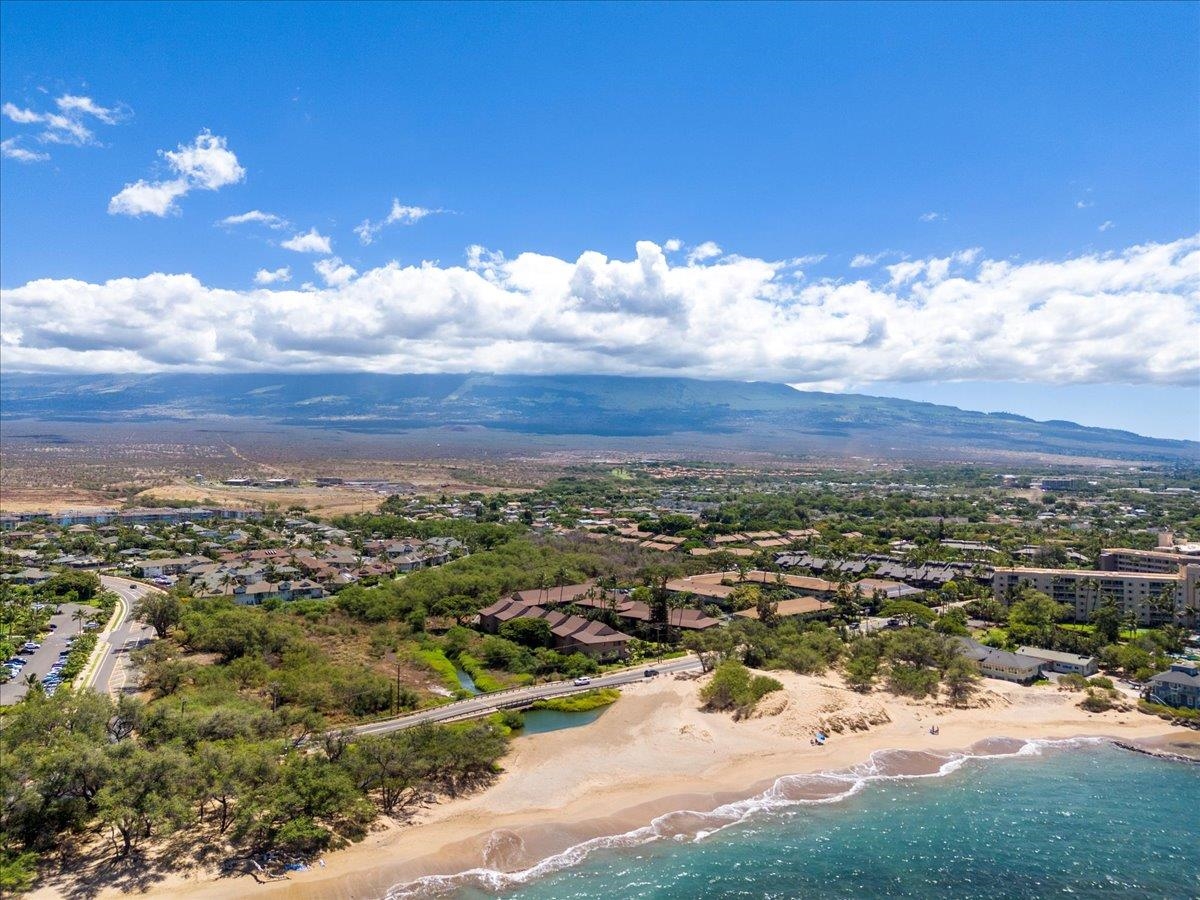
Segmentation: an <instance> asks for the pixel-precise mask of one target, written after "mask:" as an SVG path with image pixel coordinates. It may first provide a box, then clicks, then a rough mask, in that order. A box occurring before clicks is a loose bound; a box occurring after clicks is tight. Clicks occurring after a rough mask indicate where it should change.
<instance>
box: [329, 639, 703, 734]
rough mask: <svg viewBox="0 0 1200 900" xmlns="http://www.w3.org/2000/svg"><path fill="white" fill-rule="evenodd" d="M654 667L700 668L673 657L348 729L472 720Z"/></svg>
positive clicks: (379, 730) (625, 679)
mask: <svg viewBox="0 0 1200 900" xmlns="http://www.w3.org/2000/svg"><path fill="white" fill-rule="evenodd" d="M646 669H654V670H655V671H657V672H659V673H660V674H661V675H673V674H675V673H677V672H695V671H698V670H699V669H700V660H699V659H697V658H696V657H694V656H685V657H683V658H682V659H672V660H668V661H667V662H664V663H657V664H656V663H645V664H644V665H641V666H638V667H637V668H635V669H626V670H624V671H621V672H614V673H613V674H611V675H602V676H599V677H597V678H593V679H592V680H591V683H590V684H587V685H576V684H574V683H573V682H570V681H552V682H549V683H548V684H535V685H531V686H530V687H525V688H512V689H510V690H507V691H496V692H494V693H490V694H479V695H478V696H476V697H470V698H468V699H466V700H456V701H455V702H454V703H448V704H446V705H445V706H436V707H434V708H433V709H423V710H420V711H419V712H414V713H408V714H407V715H403V716H397V717H396V718H394V719H384V720H383V721H381V722H371V723H370V724H368V725H358V726H356V727H354V728H351V729H350V731H351V733H352V734H387V733H388V732H391V731H400V730H402V729H404V728H412V727H413V726H414V725H424V724H427V723H431V722H455V721H458V720H460V719H475V718H479V717H480V716H487V715H491V714H492V713H494V712H497V711H498V710H501V709H512V708H516V707H522V706H527V705H529V704H530V703H532V702H533V701H534V700H545V699H547V698H549V697H565V696H567V695H568V694H582V693H583V692H584V691H590V690H594V689H595V688H602V687H619V686H621V685H623V684H634V683H636V682H640V681H644V680H645V678H646V676H645V674H644V673H645V670H646Z"/></svg>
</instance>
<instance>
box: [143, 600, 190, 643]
mask: <svg viewBox="0 0 1200 900" xmlns="http://www.w3.org/2000/svg"><path fill="white" fill-rule="evenodd" d="M132 612H133V617H134V619H136V620H137V621H139V622H142V623H143V624H146V625H149V626H150V627H151V628H153V629H154V633H155V634H156V635H157V636H158V637H160V638H164V637H166V636H167V633H168V632H169V631H170V630H171V629H172V628H174V627H175V626H176V625H178V624H179V622H180V620H181V619H182V618H183V603H182V602H181V601H180V599H179V597H178V595H176V594H175V593H174V592H171V593H163V592H161V591H146V592H144V593H143V594H142V595H141V596H140V597H139V598H138V599H137V602H136V603H134V604H133V610H132Z"/></svg>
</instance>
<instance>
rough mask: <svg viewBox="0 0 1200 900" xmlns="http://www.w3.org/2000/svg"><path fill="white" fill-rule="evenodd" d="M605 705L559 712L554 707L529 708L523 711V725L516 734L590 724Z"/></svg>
mask: <svg viewBox="0 0 1200 900" xmlns="http://www.w3.org/2000/svg"><path fill="white" fill-rule="evenodd" d="M606 709H608V707H607V706H601V707H600V708H599V709H589V710H585V711H584V712H559V711H558V710H555V709H531V710H527V711H526V712H525V714H524V715H525V727H524V728H522V729H521V730H520V731H519V732H518V734H522V735H528V734H545V733H546V732H547V731H561V730H562V729H564V728H578V727H579V726H580V725H590V724H591V723H592V722H595V721H596V720H597V719H598V718H600V716H601V715H603V714H604V711H605V710H606Z"/></svg>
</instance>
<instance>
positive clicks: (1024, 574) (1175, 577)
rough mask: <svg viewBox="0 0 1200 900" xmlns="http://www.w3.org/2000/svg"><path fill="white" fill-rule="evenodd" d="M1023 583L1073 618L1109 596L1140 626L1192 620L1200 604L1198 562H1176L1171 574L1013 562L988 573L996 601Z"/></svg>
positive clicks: (1013, 593) (1088, 612) (1081, 616)
mask: <svg viewBox="0 0 1200 900" xmlns="http://www.w3.org/2000/svg"><path fill="white" fill-rule="evenodd" d="M1024 587H1031V588H1033V589H1034V590H1037V591H1041V592H1042V593H1043V594H1047V595H1049V596H1050V597H1051V598H1052V599H1054V600H1056V601H1057V602H1059V603H1064V604H1066V605H1067V606H1068V607H1070V609H1071V610H1072V612H1073V613H1074V618H1075V620H1076V621H1077V622H1086V621H1087V620H1088V619H1089V618H1090V617H1091V615H1092V613H1093V612H1095V611H1096V608H1097V607H1099V606H1100V604H1101V603H1102V602H1103V601H1104V600H1106V599H1110V598H1111V599H1112V600H1113V601H1114V602H1115V603H1116V605H1117V608H1118V609H1119V610H1120V612H1121V615H1123V616H1126V615H1129V614H1130V613H1133V614H1134V615H1135V616H1136V617H1137V621H1138V622H1139V623H1140V624H1142V625H1162V624H1166V623H1169V622H1176V623H1179V624H1186V625H1194V624H1195V623H1196V618H1197V607H1198V606H1200V564H1196V563H1192V564H1189V565H1184V566H1178V567H1176V570H1175V571H1174V573H1170V574H1168V573H1161V574H1160V573H1153V572H1117V571H1103V570H1098V569H1032V568H1019V567H1018V568H1009V569H997V570H996V571H995V573H994V574H993V576H992V591H993V593H994V595H995V597H996V599H997V600H999V601H1000V602H1001V603H1006V604H1007V603H1011V602H1012V600H1013V599H1014V598H1015V597H1016V596H1017V594H1018V592H1019V591H1020V590H1021V589H1022V588H1024Z"/></svg>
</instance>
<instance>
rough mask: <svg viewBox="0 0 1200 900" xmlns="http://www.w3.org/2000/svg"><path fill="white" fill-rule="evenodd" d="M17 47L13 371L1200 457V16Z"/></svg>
mask: <svg viewBox="0 0 1200 900" xmlns="http://www.w3.org/2000/svg"><path fill="white" fill-rule="evenodd" d="M0 27H2V32H3V33H2V38H3V60H2V62H3V65H2V66H0V102H3V103H5V104H11V107H9V106H6V107H5V110H6V114H5V117H4V118H3V119H2V120H0V136H2V138H3V139H4V141H5V158H4V159H3V161H2V163H0V164H2V165H3V170H2V171H3V179H2V181H0V200H2V202H3V230H2V236H0V264H2V272H3V276H2V283H3V288H4V289H5V305H6V309H5V318H6V320H7V321H6V324H7V325H8V326H9V327H8V328H7V329H6V332H9V333H6V336H5V341H6V345H5V348H6V352H5V356H6V357H7V359H8V361H7V362H6V365H7V366H13V367H14V368H16V367H20V368H33V369H56V370H59V369H83V370H95V369H114V368H116V369H122V368H129V369H137V368H172V367H180V366H182V367H195V368H210V369H221V368H297V369H310V370H311V369H314V368H315V369H320V368H370V369H378V370H393V371H417V370H425V371H428V370H432V369H436V368H444V369H457V370H462V369H463V368H472V369H484V368H509V369H516V368H520V369H524V370H529V371H535V370H574V371H581V370H582V371H595V370H605V371H613V372H646V373H648V374H649V373H659V372H664V371H678V372H684V373H688V374H695V375H698V376H702V377H719V376H722V375H728V376H730V377H740V378H765V379H770V380H784V381H789V382H791V383H798V384H803V385H805V386H810V387H825V388H832V389H856V390H863V391H867V392H870V391H872V390H874V391H876V392H879V393H890V394H895V395H899V396H914V397H919V398H920V399H930V400H937V399H938V398H939V397H941V398H944V400H945V401H946V402H953V403H955V404H956V405H961V406H973V407H977V408H984V409H996V408H1007V409H1010V410H1011V411H1015V412H1027V413H1029V414H1033V415H1038V416H1039V417H1058V418H1068V419H1076V420H1078V421H1083V422H1085V423H1088V424H1106V425H1113V426H1117V427H1129V428H1132V429H1135V430H1139V431H1142V432H1143V433H1151V434H1159V435H1163V436H1179V437H1185V436H1186V437H1193V438H1197V437H1200V389H1198V387H1197V378H1200V360H1198V359H1197V358H1196V357H1197V356H1198V355H1200V350H1197V349H1195V348H1196V347H1197V346H1200V324H1198V322H1200V301H1198V300H1197V292H1198V288H1197V279H1196V277H1195V268H1196V265H1197V260H1198V259H1200V256H1197V251H1196V247H1195V236H1196V234H1197V231H1198V230H1200V223H1198V221H1197V210H1198V209H1200V180H1198V179H1197V177H1196V173H1197V164H1198V161H1200V118H1198V116H1197V112H1196V110H1197V101H1198V100H1200V65H1198V62H1197V56H1198V54H1197V47H1198V46H1200V6H1197V5H1195V4H1144V3H1143V4H1064V5H1029V4H1026V5H1020V6H1017V5H1003V4H983V5H954V6H950V5H942V4H929V5H905V4H888V5H868V4H854V5H820V4H797V5H790V6H783V5H780V6H774V5H772V6H766V5H762V6H743V5H708V4H677V5H652V6H651V5H631V4H613V5H607V6H599V5H581V4H569V5H567V4H564V5H559V6H555V5H550V4H537V5H533V6H525V5H521V4H503V5H472V4H457V5H446V6H434V5H418V4H402V5H384V4H370V5H361V6H350V5H348V4H328V5H307V4H288V5H285V4H264V5H250V4H238V5H220V4H216V5H201V4H179V5H173V6H167V5H150V4H128V5H121V4H116V5H114V4H80V5H76V6H63V5H56V4H49V3H37V4H24V3H4V4H3V16H2V21H0ZM63 98H76V99H74V100H72V99H67V100H66V101H63ZM79 98H87V99H88V100H89V101H90V103H91V104H92V106H91V107H88V106H86V105H84V104H82V103H81V102H79ZM94 110H99V111H100V112H99V113H96V112H94ZM50 116H58V117H59V119H58V120H52V119H50V118H49V117H50ZM81 129H82V130H84V131H86V132H88V136H87V137H80V130H81ZM205 129H207V131H208V133H209V134H208V137H207V138H203V137H202V135H203V133H204V130H205ZM180 147H186V148H191V149H190V150H189V151H188V152H186V153H183V154H181V152H180V150H179V148H180ZM164 152H171V153H174V154H176V161H175V162H172V159H171V158H170V157H167V156H164V155H163V153H164ZM19 157H23V158H19ZM43 157H47V158H43ZM139 181H141V182H145V185H144V186H143V187H144V188H145V189H144V190H140V191H135V192H134V193H132V194H129V193H126V194H122V191H123V189H124V188H125V187H126V186H127V185H137V184H138V182H139ZM164 186H165V187H164ZM118 197H124V198H125V200H116V199H115V198H118ZM394 202H395V205H396V207H397V209H398V210H399V212H398V215H397V216H395V219H396V221H395V222H393V223H392V224H390V225H385V226H381V225H380V223H381V222H382V221H383V220H385V219H386V217H387V215H388V212H389V210H391V209H392V207H393V203H394ZM152 207H153V208H152ZM251 211H258V212H261V213H269V214H271V215H273V216H276V217H278V218H277V220H275V221H273V222H268V223H267V224H264V223H263V221H261V219H260V221H258V222H253V221H251V222H246V223H243V224H238V225H229V226H218V225H216V224H215V223H217V222H219V221H220V220H223V219H225V218H227V217H231V216H239V215H243V214H245V213H248V212H251ZM159 212H162V213H164V214H162V215H159V214H158V213H159ZM280 221H286V223H287V224H286V226H285V227H278V228H272V227H267V226H268V224H276V225H278V224H280ZM364 221H369V222H370V223H373V226H379V227H378V228H375V227H372V228H370V229H369V230H368V231H366V232H363V231H361V225H362V223H364ZM356 228H360V232H358V233H356V231H355V229H356ZM313 229H315V231H316V232H317V235H319V236H320V237H323V238H326V239H328V241H327V242H328V252H316V253H299V252H296V251H293V250H289V249H287V248H286V247H285V246H283V245H284V244H285V243H286V242H287V241H289V240H291V239H293V238H294V237H295V236H296V235H305V234H309V233H310V232H311V231H312V230H313ZM364 234H365V235H366V236H368V237H370V238H371V240H370V243H365V242H364V240H363V237H362V235H364ZM638 242H650V243H653V244H654V245H656V246H657V247H658V248H661V249H662V252H661V253H660V254H659V255H655V254H654V253H653V252H652V251H649V250H646V249H645V248H644V247H643V248H638V246H637V245H638ZM676 242H677V243H676ZM1181 242H1182V243H1181ZM318 243H321V242H319V241H318ZM472 246H476V247H478V248H482V249H479V250H476V251H475V252H474V254H473V255H472V254H471V253H470V251H469V250H468V248H469V247H472ZM1151 246H1152V247H1159V248H1164V247H1165V248H1167V249H1165V250H1162V249H1160V250H1157V251H1146V250H1138V249H1136V248H1146V247H1151ZM672 247H677V249H671V248H672ZM320 249H321V250H322V251H323V250H324V246H323V245H322V247H321V248H320ZM588 254H591V255H588ZM581 257H583V261H582V263H581ZM689 257H690V258H691V262H690V263H689V262H688V259H689ZM818 257H819V258H818ZM939 261H945V262H944V264H943V263H941V262H939ZM423 262H426V263H427V264H428V265H427V266H426V267H425V271H424V272H422V271H421V265H422V263H423ZM855 262H857V263H858V265H852V263H855ZM931 262H932V264H930V263H931ZM390 263H395V266H394V267H391V268H389V264H390ZM918 263H920V264H922V265H918V266H915V268H914V269H912V270H909V269H898V268H893V269H888V268H887V267H888V266H893V267H898V266H901V265H910V264H918ZM997 265H1002V266H1005V267H1008V269H1007V270H1006V271H1005V272H1002V273H1000V274H997V271H996V268H995V267H996V266H997ZM316 266H320V268H314V267H316ZM764 267H766V268H765V269H764ZM285 269H286V270H287V274H286V278H287V280H286V281H285V280H283V279H284V277H285V276H284V275H283V274H281V273H282V270H285ZM155 273H161V275H162V276H163V277H161V278H157V279H153V278H150V276H153V275H154V274H155ZM256 273H263V274H262V275H261V276H260V278H259V283H258V284H257V285H256V283H255V276H256ZM272 273H276V274H272ZM351 273H353V274H351ZM460 273H461V274H460ZM185 276H190V277H185ZM271 278H275V280H273V281H272V280H270V279H271ZM113 280H122V281H120V283H119V284H117V285H115V286H114V285H113V284H112V281H113ZM79 283H82V285H83V286H82V287H81V286H80V285H79ZM856 284H862V285H864V287H863V288H862V289H857V288H855V287H854V286H855V285H856ZM429 297H433V298H435V299H432V300H429V299H427V298H429ZM72 304H74V305H72ZM917 308H919V309H920V310H923V311H924V312H923V313H922V312H918V311H916V310H917ZM282 316H290V317H293V318H302V319H304V320H306V322H307V323H309V327H308V328H304V327H300V326H299V325H296V324H294V323H293V324H289V325H288V326H287V327H283V326H280V325H279V324H278V320H279V318H280V317H282ZM722 318H725V319H726V321H725V322H724V325H722ZM164 319H165V320H166V321H167V322H168V324H169V326H170V329H171V330H172V331H173V333H174V337H173V338H172V339H171V340H167V341H164V339H163V338H161V337H156V338H155V339H154V341H150V340H149V339H148V338H147V337H146V336H145V335H144V334H134V333H133V330H134V329H133V328H131V327H130V326H131V323H137V322H142V321H144V322H146V323H151V322H155V321H161V320H164ZM981 319H983V320H988V321H990V322H992V325H989V326H986V327H984V326H982V325H980V324H979V320H981ZM64 321H66V322H67V323H68V324H67V325H65V326H64V325H63V322H64ZM14 323H15V324H14ZM76 323H77V324H76ZM206 323H207V324H206ZM1172 323H1175V327H1172ZM206 328H207V329H210V331H206V330H205V329H206ZM356 329H361V334H362V340H361V341H360V342H359V343H360V346H357V347H355V346H351V345H352V344H353V343H354V338H355V334H356ZM18 332H19V333H18ZM1092 332H1094V333H1092ZM234 333H240V334H241V335H242V336H241V337H237V338H235V337H231V335H233V334H234ZM188 334H192V335H195V340H194V341H193V342H189V341H188V340H185V339H184V338H185V336H186V335H188ZM246 334H249V337H247V336H246ZM1006 344H1008V345H1009V346H1010V347H1011V348H1012V352H1011V353H1007V354H1006V352H1005V345H1006ZM717 345H721V346H717ZM1110 384H1119V385H1122V387H1120V388H1118V389H1110V388H1108V387H1107V385H1110ZM1114 401H1119V402H1114Z"/></svg>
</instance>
